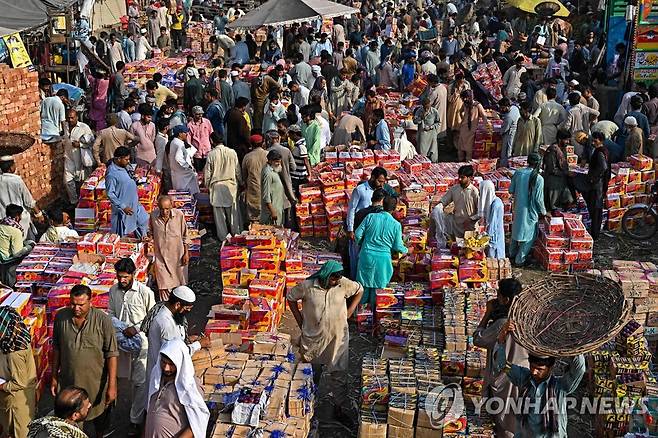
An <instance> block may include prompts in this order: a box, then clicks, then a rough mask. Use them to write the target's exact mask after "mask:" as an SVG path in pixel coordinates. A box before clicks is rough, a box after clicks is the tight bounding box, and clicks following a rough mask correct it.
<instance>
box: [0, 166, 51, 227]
mask: <svg viewBox="0 0 658 438" xmlns="http://www.w3.org/2000/svg"><path fill="white" fill-rule="evenodd" d="M0 171H2V173H1V174H0V219H4V217H5V210H6V209H7V206H8V205H9V204H14V205H18V206H20V207H23V214H22V215H21V227H22V228H23V239H27V238H28V236H29V237H30V239H33V238H34V237H36V228H35V227H34V225H33V224H32V220H31V217H30V211H32V212H33V213H34V217H35V218H37V219H38V220H42V219H43V213H42V212H41V210H40V209H39V207H37V203H36V202H35V201H34V198H32V194H31V193H30V190H29V189H28V188H27V186H26V185H25V182H24V181H23V178H21V177H20V176H18V175H16V173H15V172H16V163H15V162H14V157H12V156H11V155H4V156H2V157H0Z"/></svg>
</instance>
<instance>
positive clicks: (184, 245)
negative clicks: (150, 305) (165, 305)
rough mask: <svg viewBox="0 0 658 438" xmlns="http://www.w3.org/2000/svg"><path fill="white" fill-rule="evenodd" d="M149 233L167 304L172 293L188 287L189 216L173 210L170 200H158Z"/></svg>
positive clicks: (162, 197)
mask: <svg viewBox="0 0 658 438" xmlns="http://www.w3.org/2000/svg"><path fill="white" fill-rule="evenodd" d="M149 233H150V236H151V238H152V239H153V250H154V253H155V260H154V263H153V264H154V266H155V279H156V281H157V283H158V290H159V292H160V300H162V301H167V300H168V299H169V293H170V291H171V290H172V289H174V288H176V287H178V286H185V285H187V267H188V264H189V262H190V255H189V252H188V244H189V241H188V237H187V224H186V223H185V215H184V214H183V212H182V211H180V210H178V209H176V208H173V205H172V202H171V198H170V197H169V196H161V197H160V198H159V199H158V208H156V209H155V210H154V211H153V213H151V219H150V226H149Z"/></svg>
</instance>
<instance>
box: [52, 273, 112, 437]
mask: <svg viewBox="0 0 658 438" xmlns="http://www.w3.org/2000/svg"><path fill="white" fill-rule="evenodd" d="M52 343H53V354H52V373H53V375H52V382H51V384H50V391H51V393H52V395H53V396H56V395H57V392H58V391H59V390H60V389H62V388H66V387H68V386H78V387H80V388H83V389H84V390H85V391H87V393H88V394H89V399H90V400H91V404H92V406H91V409H89V414H88V416H87V421H92V422H93V424H94V429H95V432H96V437H97V438H101V437H102V436H103V433H104V432H105V430H106V429H107V427H108V426H109V422H110V413H111V406H112V405H113V404H114V402H115V400H116V398H117V364H118V360H117V358H118V356H119V350H118V348H117V339H116V336H115V334H114V327H113V325H112V320H111V319H110V317H109V316H108V315H107V314H105V312H103V311H102V310H100V309H96V308H95V307H92V306H91V289H89V287H87V286H84V285H81V284H78V285H76V286H73V288H72V289H71V304H70V307H66V308H64V309H61V310H60V311H58V312H57V316H55V324H54V328H53V339H52Z"/></svg>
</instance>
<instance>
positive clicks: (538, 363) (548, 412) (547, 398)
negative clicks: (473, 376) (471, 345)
mask: <svg viewBox="0 0 658 438" xmlns="http://www.w3.org/2000/svg"><path fill="white" fill-rule="evenodd" d="M514 331H515V326H514V323H512V322H511V321H508V322H507V323H506V324H505V326H504V327H503V328H502V330H501V331H500V334H499V335H498V344H497V346H496V350H495V352H494V359H493V362H494V373H500V372H503V373H505V374H506V375H507V377H508V379H509V380H510V382H511V383H512V385H514V386H516V388H517V390H518V391H519V396H518V397H521V398H523V399H525V401H526V402H527V401H531V403H533V404H534V403H537V402H539V403H540V405H539V406H538V407H537V409H528V410H521V413H519V414H517V415H516V424H515V428H514V430H515V433H514V436H518V437H533V438H558V437H566V436H567V423H568V421H569V419H568V417H567V403H564V401H565V398H566V397H567V396H568V395H569V394H572V393H573V392H574V391H575V390H576V389H577V388H578V385H579V384H580V381H581V380H582V378H583V375H584V374H585V356H583V355H582V354H579V355H578V356H574V357H572V358H571V363H569V365H568V367H567V369H566V370H565V372H564V373H563V374H562V375H561V376H560V377H556V376H554V375H553V368H554V366H555V358H554V357H548V356H539V355H535V354H532V353H530V354H529V355H528V364H529V367H528V368H526V367H524V366H519V365H516V364H514V363H513V362H511V361H510V360H509V359H508V356H507V355H506V351H505V346H506V344H507V339H508V337H509V335H510V334H511V333H514ZM518 397H517V398H518Z"/></svg>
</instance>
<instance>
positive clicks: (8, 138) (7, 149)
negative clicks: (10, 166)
mask: <svg viewBox="0 0 658 438" xmlns="http://www.w3.org/2000/svg"><path fill="white" fill-rule="evenodd" d="M35 141H36V140H35V139H34V137H32V136H30V135H28V134H23V133H20V132H6V131H0V155H15V154H20V153H21V152H24V151H26V150H28V149H29V148H30V147H31V146H32V145H33V144H34V142H35Z"/></svg>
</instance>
